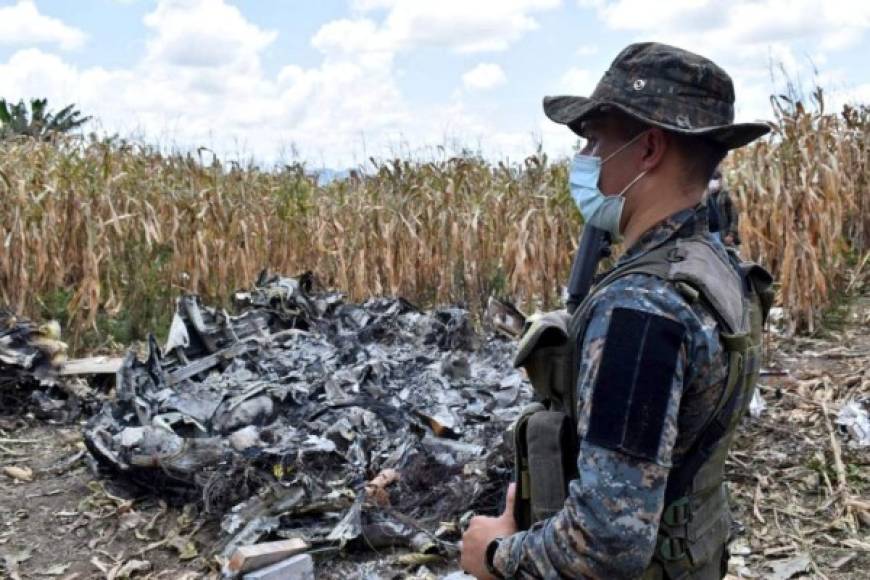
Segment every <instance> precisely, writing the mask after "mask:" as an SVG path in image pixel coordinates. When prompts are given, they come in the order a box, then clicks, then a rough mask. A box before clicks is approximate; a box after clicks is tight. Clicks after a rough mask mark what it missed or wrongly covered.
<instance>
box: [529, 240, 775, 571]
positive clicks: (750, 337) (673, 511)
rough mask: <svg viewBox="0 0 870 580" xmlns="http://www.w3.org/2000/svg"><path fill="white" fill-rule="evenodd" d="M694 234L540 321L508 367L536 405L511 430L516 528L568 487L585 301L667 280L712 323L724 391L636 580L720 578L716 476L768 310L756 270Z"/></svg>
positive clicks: (723, 531)
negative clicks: (622, 284)
mask: <svg viewBox="0 0 870 580" xmlns="http://www.w3.org/2000/svg"><path fill="white" fill-rule="evenodd" d="M711 244H712V242H710V241H709V240H708V239H706V238H705V237H704V236H702V235H695V236H692V237H688V238H678V239H671V240H669V241H667V242H665V243H664V244H663V245H661V246H659V247H657V248H655V249H653V250H651V251H649V252H647V253H646V254H642V255H640V256H638V257H637V258H635V259H634V260H632V261H629V262H627V263H626V264H623V265H620V266H618V267H617V268H616V269H614V270H612V271H611V272H610V273H608V274H607V275H606V276H605V277H604V278H603V279H602V280H601V281H600V282H599V283H598V284H596V285H595V287H594V288H593V289H592V291H591V292H590V293H589V295H588V296H587V298H586V300H584V302H583V303H582V304H581V305H580V306H579V307H578V308H577V310H576V311H575V312H574V313H573V315H570V316H569V315H568V314H567V312H565V311H559V312H553V313H548V314H545V315H542V316H539V317H538V318H537V319H536V320H534V321H533V322H532V323H531V324H530V326H529V327H528V328H527V330H526V332H525V333H524V335H523V338H522V339H521V341H520V348H519V351H518V353H517V356H516V359H515V361H514V362H515V365H516V366H518V367H523V368H525V369H526V371H527V372H528V375H529V379H530V380H531V382H532V386H533V388H534V389H535V392H536V395H537V398H538V400H539V401H540V402H539V403H535V404H533V405H532V406H530V407H529V408H528V409H526V410H525V411H524V412H523V414H522V416H521V417H520V419H519V420H518V421H517V423H516V425H515V426H514V433H513V438H514V450H515V453H516V463H515V470H516V473H515V480H516V483H517V496H516V497H517V501H516V507H515V512H514V515H515V517H516V519H517V524H518V526H519V527H520V528H521V529H527V528H528V527H530V526H531V525H532V524H533V523H535V522H537V521H540V520H543V519H546V518H548V517H550V516H552V515H554V514H555V513H556V512H558V511H559V510H561V509H562V508H563V507H564V503H565V500H566V498H567V496H568V483H569V482H570V481H571V480H572V479H576V478H577V443H578V442H577V417H576V412H577V404H576V385H577V379H578V372H579V366H580V365H579V362H580V361H579V355H580V352H579V351H580V348H579V345H581V344H582V342H583V336H584V334H585V331H586V326H587V323H588V319H589V315H590V313H591V309H592V308H591V305H592V304H593V301H594V297H595V295H597V294H598V293H600V292H601V290H602V289H603V288H605V287H606V286H608V285H609V284H611V283H612V282H614V281H615V280H617V279H619V278H622V277H624V276H628V275H630V274H647V275H651V276H656V277H658V278H660V279H662V280H666V281H667V282H669V283H670V284H673V285H674V287H675V288H676V289H677V290H678V291H679V292H680V294H681V295H682V297H683V298H684V300H686V302H687V303H690V304H691V303H694V302H696V301H701V303H702V304H703V305H704V306H705V308H706V309H707V310H708V311H709V312H710V313H711V314H713V316H714V317H715V318H716V320H717V323H718V326H719V336H720V340H721V342H722V346H723V348H724V350H725V353H726V356H727V365H728V372H727V378H726V380H725V386H724V388H723V390H722V393H721V396H720V397H719V400H718V403H717V404H716V406H715V408H714V409H712V410H711V413H710V415H709V419H708V420H707V423H706V424H705V425H704V427H703V428H702V430H701V431H700V432H699V435H698V436H697V438H696V439H695V441H694V442H693V444H692V445H691V446H690V448H689V450H688V452H687V453H686V454H685V456H684V457H683V458H682V459H681V461H680V462H679V463H678V464H676V465H674V467H673V468H672V469H671V472H670V474H669V476H668V481H667V486H666V492H665V508H664V510H663V512H662V516H661V521H660V524H659V531H658V537H657V541H656V549H655V553H654V555H653V559H652V561H651V563H650V565H649V567H648V568H647V570H646V572H645V574H644V576H643V577H644V578H649V579H659V578H669V579H672V580H674V579H678V578H679V579H684V578H691V579H705V580H706V579H708V578H717V579H718V578H722V576H723V575H724V569H723V566H724V565H725V564H724V563H725V562H726V560H727V553H726V552H725V546H726V544H727V542H728V540H729V535H730V527H731V519H730V517H731V516H730V512H729V508H728V498H727V491H726V488H725V485H724V467H725V459H726V456H727V454H728V449H729V447H730V446H731V441H732V439H733V438H734V433H735V431H736V427H737V424H738V422H739V420H740V418H741V417H742V416H743V414H744V413H745V411H746V408H747V407H748V405H749V401H750V399H751V397H752V391H753V389H754V387H755V384H756V381H757V380H758V373H759V370H760V362H761V334H762V327H763V325H764V322H765V319H766V317H767V313H768V311H769V309H770V306H771V303H772V301H773V291H772V289H771V284H772V278H771V276H770V274H769V273H768V272H767V271H766V270H764V268H762V267H761V266H758V265H756V264H753V263H751V262H740V261H739V260H738V259H737V257H736V254H735V253H730V254H729V259H728V260H725V259H724V258H723V257H722V256H721V253H720V252H717V251H716V250H714V248H713V247H712V245H711Z"/></svg>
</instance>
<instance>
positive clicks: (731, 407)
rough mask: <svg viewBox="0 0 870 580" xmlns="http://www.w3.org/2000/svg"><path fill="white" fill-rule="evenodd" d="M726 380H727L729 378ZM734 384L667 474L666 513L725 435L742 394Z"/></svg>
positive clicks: (685, 492)
mask: <svg viewBox="0 0 870 580" xmlns="http://www.w3.org/2000/svg"><path fill="white" fill-rule="evenodd" d="M726 380H730V377H729V378H728V379H726ZM737 380H738V384H735V385H734V387H733V388H732V389H731V395H730V396H729V397H728V400H727V401H726V402H725V404H724V405H722V408H721V409H720V410H719V412H718V413H716V415H715V416H714V417H713V419H712V420H711V421H710V422H709V423H708V424H707V426H706V427H705V428H704V430H703V431H701V434H700V435H698V437H697V439H695V443H694V444H693V445H692V446H691V447H690V448H689V451H688V452H687V453H686V455H685V456H684V458H683V461H682V462H681V463H680V464H679V465H677V466H675V467H674V468H673V469H671V472H670V473H669V474H668V483H667V485H666V486H665V509H668V508H669V507H670V505H671V504H672V503H674V502H675V501H677V500H680V499H681V498H683V497H684V496H685V495H686V494H687V492H688V491H689V488H690V486H691V485H692V480H694V479H695V475H696V474H697V473H698V470H699V469H701V466H702V465H704V463H705V462H706V461H707V460H708V459H709V458H710V455H712V452H713V449H715V448H716V445H717V444H718V443H719V441H720V440H721V439H722V437H724V436H725V434H726V433H727V432H728V426H729V425H730V419H731V417H732V416H733V414H734V412H735V411H736V410H737V404H738V402H739V401H740V394H741V393H742V392H743V388H742V386H743V385H741V384H739V380H740V379H739V377H738V379H737Z"/></svg>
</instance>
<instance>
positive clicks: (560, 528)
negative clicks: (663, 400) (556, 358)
mask: <svg viewBox="0 0 870 580" xmlns="http://www.w3.org/2000/svg"><path fill="white" fill-rule="evenodd" d="M696 231H703V232H707V231H708V224H707V212H706V209H705V208H703V207H701V206H699V207H696V208H694V209H686V210H683V211H681V212H678V213H676V214H674V215H673V216H671V217H670V218H669V219H667V220H665V221H663V222H661V223H660V224H658V225H657V226H655V227H654V228H652V229H651V230H649V231H648V232H647V233H646V234H645V235H644V236H643V238H641V239H640V240H639V241H638V242H637V243H636V244H635V245H634V246H632V248H631V249H629V250H628V252H626V253H625V254H624V255H623V256H622V257H621V258H620V261H619V264H624V263H626V262H628V261H631V260H632V259H634V258H636V257H639V256H641V255H642V254H644V253H646V252H648V251H650V250H651V249H653V248H655V247H658V246H659V245H661V244H662V243H663V242H665V241H666V240H668V239H671V238H673V237H687V236H689V235H691V234H692V233H694V232H696ZM707 235H711V234H709V233H707ZM719 247H720V248H721V246H719ZM723 252H724V250H723ZM592 300H593V301H594V302H593V304H592V305H591V306H592V308H593V310H592V315H591V318H590V320H589V323H588V326H587V330H586V334H585V338H584V341H583V345H582V353H581V359H580V360H581V367H580V374H579V379H578V383H577V401H578V403H577V406H578V409H577V411H578V415H577V416H578V418H579V422H578V434H579V437H580V439H581V444H580V453H579V457H578V460H577V464H578V471H579V474H580V477H579V480H576V481H573V482H572V483H571V487H570V496H569V498H568V502H567V504H566V507H565V509H563V510H562V512H561V513H559V514H558V515H556V516H555V517H553V518H550V519H549V520H546V521H544V522H540V523H538V524H537V525H535V526H534V527H533V528H532V529H530V530H528V531H525V532H519V533H517V534H515V535H513V536H510V537H509V538H505V539H504V540H503V541H502V542H501V544H500V546H499V548H498V550H497V552H496V554H495V558H494V564H495V567H496V569H497V570H498V571H499V572H501V574H502V575H504V576H505V577H507V578H511V577H543V578H558V577H560V575H561V576H566V577H575V578H576V577H586V576H591V577H596V578H636V577H639V576H641V575H642V574H643V572H644V569H645V568H646V567H647V565H648V564H649V561H650V558H651V557H652V554H653V550H654V548H655V541H656V532H657V530H658V522H659V517H660V514H661V511H662V509H663V504H664V495H665V485H666V482H667V477H668V473H669V471H670V468H671V466H672V465H673V464H674V463H678V462H679V461H680V459H681V457H682V455H683V454H684V453H685V452H686V451H687V449H688V447H689V445H690V444H691V442H692V441H694V439H695V437H696V436H697V435H698V432H699V430H700V429H701V428H702V427H703V426H704V424H705V423H706V421H707V419H708V418H709V414H710V413H711V412H712V409H713V408H714V406H715V402H716V400H717V399H718V397H719V395H720V393H721V391H722V388H723V383H724V379H725V377H726V374H727V371H726V366H725V365H726V363H725V356H724V352H723V349H722V345H721V344H720V338H719V334H718V329H717V324H716V321H715V320H714V318H713V316H712V315H711V314H710V312H708V311H707V310H706V309H705V308H704V307H703V306H701V305H700V303H698V302H696V303H695V304H693V305H689V304H687V302H686V300H685V299H684V298H683V296H682V295H681V294H680V293H679V292H678V291H677V290H676V289H675V288H674V287H673V285H672V284H670V283H668V282H666V281H663V280H661V279H659V278H656V277H653V276H647V275H644V274H632V275H629V276H625V277H623V278H620V279H619V280H617V281H615V282H614V283H612V284H610V285H608V286H607V287H605V288H604V289H602V290H601V291H600V292H599V293H598V294H597V295H596V296H595V297H594V298H592ZM616 308H629V309H633V310H638V311H642V312H646V313H650V314H653V315H655V316H661V317H666V318H668V319H670V320H673V321H676V322H678V323H679V324H680V325H682V326H683V327H684V328H685V334H684V335H683V336H684V340H683V343H682V347H681V349H680V352H679V357H678V361H677V364H676V367H675V371H674V373H673V378H672V380H671V385H670V396H669V399H668V405H667V412H666V416H665V424H664V428H663V430H662V437H661V440H660V441H659V443H658V451H657V453H656V457H655V459H654V460H652V461H649V460H644V459H640V458H637V457H633V456H631V455H628V454H626V453H622V452H620V451H615V450H612V449H606V448H603V447H600V446H598V445H595V444H591V443H589V442H588V441H585V440H584V436H585V434H586V431H587V429H588V426H589V416H590V410H591V393H592V389H593V386H594V384H595V382H596V377H597V372H598V368H599V363H600V360H601V356H602V350H603V345H604V341H605V338H606V336H607V333H608V329H609V328H608V327H609V323H610V319H611V316H612V313H613V311H614V309H616ZM627 362H628V361H627Z"/></svg>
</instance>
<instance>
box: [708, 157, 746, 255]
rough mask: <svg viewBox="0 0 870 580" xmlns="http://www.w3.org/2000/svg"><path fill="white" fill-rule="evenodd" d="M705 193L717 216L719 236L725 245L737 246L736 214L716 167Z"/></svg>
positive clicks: (738, 236)
mask: <svg viewBox="0 0 870 580" xmlns="http://www.w3.org/2000/svg"><path fill="white" fill-rule="evenodd" d="M707 195H709V196H710V202H711V205H712V206H713V207H714V208H715V211H716V216H717V217H718V225H719V229H718V231H719V237H720V238H721V240H722V243H724V244H725V245H726V246H739V245H740V235H739V234H738V233H737V228H738V219H739V218H738V214H737V208H736V207H734V202H733V201H732V200H731V192H729V191H728V190H727V189H726V188H725V187H724V185H723V183H722V171H721V170H720V169H719V168H718V167H717V168H716V171H714V172H713V177H712V178H711V179H710V183H709V185H708V186H707Z"/></svg>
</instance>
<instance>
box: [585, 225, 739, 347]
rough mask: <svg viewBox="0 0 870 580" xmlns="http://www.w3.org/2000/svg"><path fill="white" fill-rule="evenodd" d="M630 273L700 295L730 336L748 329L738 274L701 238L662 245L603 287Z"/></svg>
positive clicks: (610, 276)
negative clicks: (654, 278) (646, 276)
mask: <svg viewBox="0 0 870 580" xmlns="http://www.w3.org/2000/svg"><path fill="white" fill-rule="evenodd" d="M630 274H648V275H651V276H656V277H658V278H662V279H663V280H668V281H671V282H673V283H675V285H676V286H677V289H678V290H680V292H681V293H682V294H683V295H684V296H687V297H689V298H693V297H695V296H697V295H701V296H703V298H704V299H705V300H706V302H707V303H708V304H709V305H710V307H711V309H712V310H713V314H714V315H715V316H716V318H717V319H718V320H719V322H721V323H722V324H723V326H724V330H725V331H726V332H728V333H729V334H743V333H745V332H747V330H748V320H747V317H746V307H745V303H744V293H743V282H742V280H741V276H740V273H739V272H738V271H737V269H736V268H734V267H733V266H732V265H731V263H730V262H728V261H727V260H726V259H724V258H723V257H721V255H720V254H719V253H718V252H716V250H715V249H714V248H713V246H712V245H711V244H710V242H708V241H707V240H705V239H703V238H701V237H700V236H693V237H690V238H679V239H676V240H670V241H668V242H665V243H664V244H662V245H661V246H659V247H658V248H655V249H653V250H651V251H649V252H647V253H646V254H643V255H642V256H640V257H638V258H636V259H635V260H632V261H630V262H628V263H626V264H624V265H622V266H618V267H617V268H615V269H614V270H612V271H611V272H610V273H609V274H607V275H606V276H605V277H604V278H603V279H602V280H601V282H599V283H598V284H597V285H596V288H603V287H604V286H607V285H609V284H611V283H612V282H614V281H615V280H617V279H618V278H622V277H624V276H628V275H630Z"/></svg>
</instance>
